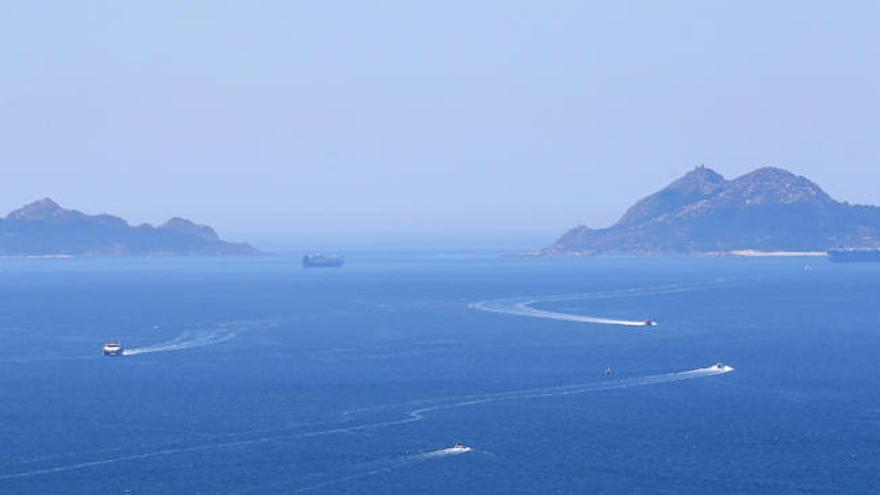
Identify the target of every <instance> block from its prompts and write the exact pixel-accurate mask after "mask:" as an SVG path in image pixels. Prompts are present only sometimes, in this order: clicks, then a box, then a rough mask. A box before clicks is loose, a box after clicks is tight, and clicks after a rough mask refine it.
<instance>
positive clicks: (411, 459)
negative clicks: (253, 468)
mask: <svg viewBox="0 0 880 495" xmlns="http://www.w3.org/2000/svg"><path fill="white" fill-rule="evenodd" d="M468 452H473V450H472V449H470V448H467V449H456V448H445V449H437V450H432V451H430V452H421V453H418V454H412V455H407V456H403V457H399V458H397V459H394V460H393V461H386V462H382V463H378V462H374V463H370V465H371V466H374V467H373V468H372V469H368V470H367V471H363V472H360V473H354V474H350V475H348V476H342V477H340V478H334V479H331V480H327V481H324V482H322V483H318V484H315V485H309V486H306V487H303V488H299V489H297V490H295V491H294V492H293V493H303V492H310V491H313V490H318V489H320V488H325V487H328V486H331V485H337V484H339V483H344V482H346V481H352V480H356V479H358V478H366V477H368V476H375V475H377V474H381V473H388V472H391V471H394V470H397V469H400V468H402V467H406V466H409V465H412V464H418V463H422V462H426V461H430V460H433V459H441V458H444V457H449V456H454V455H461V454H466V453H468ZM359 467H363V466H359Z"/></svg>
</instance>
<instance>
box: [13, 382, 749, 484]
mask: <svg viewBox="0 0 880 495" xmlns="http://www.w3.org/2000/svg"><path fill="white" fill-rule="evenodd" d="M731 371H733V368H730V367H724V368H722V369H718V368H715V367H714V366H713V367H708V368H698V369H694V370H689V371H680V372H674V373H663V374H659V375H649V376H644V377H639V378H624V379H620V380H612V381H606V382H587V383H579V384H574V385H560V386H554V387H540V388H531V389H522V390H513V391H508V392H495V393H488V394H475V395H465V396H458V397H447V398H436V399H427V400H422V401H416V402H409V403H403V404H400V405H407V404H413V403H421V404H430V403H431V402H435V403H437V404H434V405H428V406H426V407H419V408H416V409H412V410H409V411H405V412H404V417H403V418H399V419H394V420H386V421H379V422H374V423H366V424H360V425H349V426H344V425H341V426H339V427H335V428H328V429H324V430H316V431H309V432H303V433H285V431H284V430H281V431H279V432H276V433H275V434H272V435H268V436H264V437H260V438H254V439H245V440H235V441H230V442H221V443H213V444H205V445H193V446H189V447H170V448H167V449H161V450H155V451H152V452H144V453H140V454H129V455H124V456H119V457H113V458H109V459H99V460H94V461H87V462H81V463H76V464H68V465H64V466H56V467H51V468H43V469H34V470H31V471H23V472H18V473H10V474H4V475H0V481H5V480H12V479H20V478H28V477H34V476H40V475H48V474H54V473H61V472H66V471H75V470H79V469H86V468H91V467H96V466H104V465H109V464H116V463H120V462H125V461H134V460H141V459H149V458H153V457H162V456H166V455H174V454H181V453H188V452H200V451H209V450H216V449H224V448H231V447H241V446H248V445H254V444H259V443H265V442H271V441H274V440H277V439H281V438H287V439H300V438H312V437H319V436H326V435H333V434H338V433H350V432H355V431H364V430H375V429H379V428H386V427H391V426H400V425H405V424H409V423H415V422H417V421H422V420H424V419H425V418H426V417H427V416H428V415H429V414H430V413H432V412H435V411H441V410H446V409H456V408H461V407H467V406H474V405H480V404H489V403H493V402H500V401H509V400H526V399H537V398H546V397H561V396H568V395H575V394H583V393H587V392H595V391H601V390H617V389H626V388H632V387H643V386H646V385H656V384H660V383H670V382H677V381H682V380H692V379H696V378H707V377H710V376H715V375H722V374H725V373H729V372H731ZM385 407H393V406H385ZM443 452H446V453H447V454H448V453H450V452H448V449H441V450H439V451H433V453H436V456H439V455H443V454H440V453H443ZM428 454H432V453H428ZM429 458H430V457H429ZM315 488H319V487H315ZM305 489H314V488H310V487H307V488H305ZM305 489H303V490H305Z"/></svg>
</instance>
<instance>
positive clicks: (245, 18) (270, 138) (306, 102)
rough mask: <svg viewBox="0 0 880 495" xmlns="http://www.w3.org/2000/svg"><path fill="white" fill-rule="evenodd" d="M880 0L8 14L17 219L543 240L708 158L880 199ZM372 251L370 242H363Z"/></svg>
mask: <svg viewBox="0 0 880 495" xmlns="http://www.w3.org/2000/svg"><path fill="white" fill-rule="evenodd" d="M878 20H880V2H873V1H872V2H864V3H861V2H815V3H810V2H802V1H798V2H764V1H760V2H744V1H733V2H720V1H695V2H657V1H646V2H616V1H615V2H607V1H606V2H594V3H590V2H586V1H576V2H552V1H531V2H513V1H507V0H506V1H499V2H490V1H481V2H473V1H465V2H451V1H436V2H416V1H400V2H379V1H376V2H368V1H348V2H332V1H317V2H285V1H279V2H259V1H252V0H251V1H241V2H220V1H215V2H190V1H187V2H180V1H168V2H159V1H150V2H143V3H140V2H133V1H124V2H117V1H107V2H86V1H76V2H67V1H57V2H39V1H20V2H3V3H0V62H2V74H3V75H2V77H0V136H2V141H0V164H2V167H3V168H2V171H3V173H2V180H0V209H2V210H4V211H5V210H11V209H13V208H15V207H17V206H19V205H20V204H23V203H25V202H27V201H30V200H33V199H36V198H39V197H43V196H51V197H53V198H55V199H56V200H58V201H59V202H61V203H62V204H64V205H66V206H70V207H76V208H79V209H82V210H85V211H88V212H98V211H108V212H112V213H117V214H120V215H122V216H124V217H126V218H128V219H129V220H131V221H133V222H141V221H150V222H158V221H162V220H164V219H165V218H167V217H168V216H171V215H175V214H179V215H183V216H187V217H190V218H193V219H194V220H197V221H200V222H205V223H210V224H212V225H214V226H216V227H217V228H218V230H220V232H221V233H222V234H225V235H226V236H227V237H232V238H236V239H248V240H253V241H256V242H257V243H258V244H259V243H263V244H264V245H272V246H277V245H284V244H285V243H289V244H291V245H301V244H304V243H305V244H308V243H319V242H323V243H332V241H333V240H334V239H345V238H356V237H358V236H367V237H369V236H370V235H372V236H373V237H377V236H378V237H382V236H387V237H388V238H389V239H392V238H395V239H410V238H411V239H419V238H421V239H430V238H449V239H458V238H465V237H468V236H472V237H473V238H474V239H477V240H492V239H501V240H503V239H515V238H519V239H535V240H540V241H544V240H546V241H550V240H551V239H550V238H552V237H553V236H555V235H556V234H557V233H559V232H560V231H561V230H563V229H565V228H567V227H569V226H572V225H574V224H576V223H579V222H580V223H585V224H589V225H594V226H602V225H606V224H608V223H610V222H612V221H613V220H614V219H616V217H618V216H619V215H620V214H621V213H622V211H623V210H624V209H625V208H626V206H628V205H629V204H631V203H632V202H633V201H634V200H635V199H637V198H639V197H640V196H643V195H645V194H647V193H649V192H651V191H653V190H656V189H658V188H659V187H661V186H663V185H664V184H665V183H666V182H668V181H669V180H671V179H673V178H674V177H676V176H678V175H680V174H682V173H684V172H686V171H687V170H689V169H690V168H692V167H694V166H695V165H698V164H699V163H701V162H705V163H706V164H707V165H708V166H711V167H713V168H715V169H716V170H718V171H719V172H721V173H722V174H724V175H726V176H728V177H730V176H736V175H738V174H741V173H744V172H746V171H748V170H750V169H752V168H754V167H757V166H762V165H768V164H775V165H779V166H783V167H786V168H789V169H791V170H792V171H795V172H797V173H800V174H804V175H807V176H809V177H811V178H813V179H814V180H816V181H817V182H818V183H819V184H820V185H822V186H823V187H824V188H825V189H826V190H828V191H829V192H830V193H831V194H832V195H834V196H836V197H838V198H841V199H848V200H851V201H856V202H868V203H880V188H878V187H877V184H878V183H880V152H878V145H880V143H878V136H880V124H878V122H880V63H878V61H880V30H878V29H877V22H878ZM371 233H372V234H371Z"/></svg>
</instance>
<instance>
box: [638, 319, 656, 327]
mask: <svg viewBox="0 0 880 495" xmlns="http://www.w3.org/2000/svg"><path fill="white" fill-rule="evenodd" d="M642 326H643V327H656V326H657V322H656V321H654V320H645V321H644V322H642Z"/></svg>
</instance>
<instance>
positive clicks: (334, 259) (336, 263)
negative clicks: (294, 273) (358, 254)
mask: <svg viewBox="0 0 880 495" xmlns="http://www.w3.org/2000/svg"><path fill="white" fill-rule="evenodd" d="M343 263H345V259H344V258H343V257H342V256H326V255H322V254H313V255H306V256H303V268H339V267H341V266H342V264H343Z"/></svg>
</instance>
